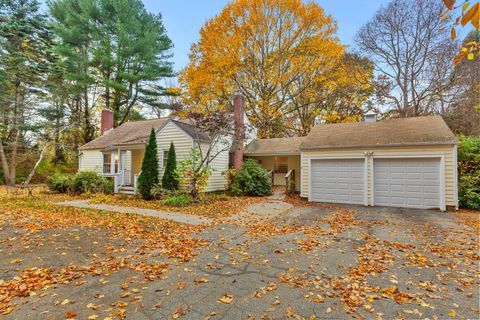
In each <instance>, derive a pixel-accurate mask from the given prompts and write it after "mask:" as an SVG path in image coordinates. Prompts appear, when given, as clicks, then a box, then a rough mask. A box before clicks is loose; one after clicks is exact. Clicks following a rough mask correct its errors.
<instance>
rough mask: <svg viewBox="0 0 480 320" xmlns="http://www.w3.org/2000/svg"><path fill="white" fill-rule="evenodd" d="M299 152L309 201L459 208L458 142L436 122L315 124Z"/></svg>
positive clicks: (432, 119)
mask: <svg viewBox="0 0 480 320" xmlns="http://www.w3.org/2000/svg"><path fill="white" fill-rule="evenodd" d="M300 150H301V170H302V173H301V177H300V178H301V196H302V197H305V198H308V200H309V201H315V202H333V203H346V204H352V203H353V204H364V205H369V206H374V205H375V206H392V207H404V208H421V209H430V208H432V209H440V210H446V209H447V208H448V209H456V208H458V196H457V140H456V138H455V135H454V134H453V133H452V132H451V130H450V129H449V128H448V126H447V125H446V124H445V122H444V121H443V119H442V118H441V117H437V116H426V117H416V118H404V119H388V120H382V121H372V122H357V123H339V124H329V125H317V126H315V127H314V128H313V129H312V131H311V132H310V134H309V135H308V136H307V137H305V139H304V141H303V142H302V145H301V147H300ZM362 186H363V188H362ZM362 192H363V193H362ZM362 195H363V197H362Z"/></svg>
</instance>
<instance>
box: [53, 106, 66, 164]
mask: <svg viewBox="0 0 480 320" xmlns="http://www.w3.org/2000/svg"><path fill="white" fill-rule="evenodd" d="M59 114H60V112H59V111H58V109H57V114H56V117H55V133H54V137H53V143H54V155H53V163H54V164H58V163H59V162H60V161H63V160H64V157H63V153H62V149H61V148H60V130H61V129H60V116H59Z"/></svg>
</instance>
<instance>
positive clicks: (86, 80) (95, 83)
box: [49, 0, 173, 140]
mask: <svg viewBox="0 0 480 320" xmlns="http://www.w3.org/2000/svg"><path fill="white" fill-rule="evenodd" d="M49 7H50V11H51V14H52V16H53V18H54V29H55V32H56V34H57V36H58V38H59V41H58V45H57V46H56V52H57V53H58V54H59V55H60V56H61V57H62V58H63V59H64V63H65V67H66V69H67V73H66V78H67V80H68V81H69V83H70V85H71V89H72V94H73V95H74V96H75V99H74V102H75V103H76V104H77V105H79V108H81V109H82V110H83V111H84V115H85V117H86V118H89V117H90V114H91V112H92V108H95V107H98V106H102V107H106V108H108V109H111V110H112V111H114V113H115V125H120V124H122V123H123V122H125V121H126V120H128V119H129V117H130V116H131V115H132V114H135V112H134V111H135V110H134V108H140V107H142V106H144V105H156V104H159V97H161V96H164V95H169V94H170V93H169V92H168V90H167V89H166V88H164V87H162V86H161V85H160V84H159V80H161V79H164V78H165V77H172V76H173V72H172V66H171V63H170V62H169V61H168V59H169V58H170V57H171V50H170V49H171V48H172V42H171V41H170V39H169V38H168V36H167V34H166V31H165V28H164V26H163V24H162V20H161V16H160V15H154V14H151V13H148V12H147V11H146V10H145V7H144V6H143V4H142V2H141V1H140V0H56V1H53V2H51V3H50V4H49ZM89 125H90V124H89V123H87V124H84V126H85V127H87V126H89ZM87 129H88V128H87ZM91 138H93V137H92V135H91V133H89V132H88V133H87V134H85V140H90V139H91Z"/></svg>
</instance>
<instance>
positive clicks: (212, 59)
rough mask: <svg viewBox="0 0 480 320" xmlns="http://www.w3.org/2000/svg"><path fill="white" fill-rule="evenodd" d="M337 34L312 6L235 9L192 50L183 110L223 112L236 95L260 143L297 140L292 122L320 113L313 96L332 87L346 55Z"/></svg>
mask: <svg viewBox="0 0 480 320" xmlns="http://www.w3.org/2000/svg"><path fill="white" fill-rule="evenodd" d="M335 31H336V24H335V22H334V21H333V19H332V18H331V17H330V16H328V15H325V13H324V11H323V9H322V8H321V7H320V6H318V5H317V4H315V3H313V2H309V3H303V2H302V1H300V0H265V1H255V0H237V1H233V2H231V3H229V4H228V5H227V6H226V7H225V8H224V9H223V10H222V12H221V13H220V14H219V15H218V16H216V17H214V18H213V19H211V20H209V21H207V23H206V24H205V25H204V26H203V27H202V29H201V31H200V40H199V41H198V42H197V43H195V44H194V45H193V46H192V48H191V53H190V64H189V65H188V66H187V68H186V69H184V70H183V71H182V73H181V75H180V83H181V84H182V85H183V87H184V88H186V90H185V92H184V95H183V98H184V104H185V105H186V106H187V108H189V109H190V110H192V109H193V110H194V111H196V112H205V113H208V112H214V111H216V110H219V109H220V110H228V109H229V108H231V107H232V106H231V103H232V100H233V97H234V95H235V94H237V93H241V94H243V96H244V97H245V110H246V113H247V115H248V117H249V119H250V121H251V122H252V124H253V125H254V126H256V127H257V128H258V134H259V136H260V137H276V136H282V135H285V134H286V133H287V134H288V131H287V132H286V130H285V128H290V129H291V130H290V133H298V129H299V127H300V128H301V125H300V126H299V124H298V119H297V118H296V117H295V116H294V114H296V113H298V112H299V111H301V110H305V109H304V107H305V106H312V105H314V104H315V103H317V106H318V99H316V98H315V97H312V96H311V92H312V89H313V88H314V87H317V88H318V86H326V85H330V86H332V87H334V86H333V85H332V83H331V82H332V79H334V77H333V76H332V74H333V72H334V70H335V69H336V68H337V66H338V64H339V62H340V61H341V59H342V56H343V54H344V46H342V45H341V44H339V41H338V39H337V38H336V37H335ZM307 92H309V94H308V95H307ZM312 110H313V112H316V113H318V112H317V109H316V108H312ZM313 118H315V117H313ZM296 131H297V132H296ZM300 133H301V130H300Z"/></svg>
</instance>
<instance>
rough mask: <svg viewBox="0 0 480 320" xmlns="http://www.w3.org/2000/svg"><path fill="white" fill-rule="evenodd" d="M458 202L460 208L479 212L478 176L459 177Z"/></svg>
mask: <svg viewBox="0 0 480 320" xmlns="http://www.w3.org/2000/svg"><path fill="white" fill-rule="evenodd" d="M458 201H459V204H460V206H461V207H465V208H470V209H476V210H480V174H477V175H464V176H462V177H460V181H459V186H458Z"/></svg>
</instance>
